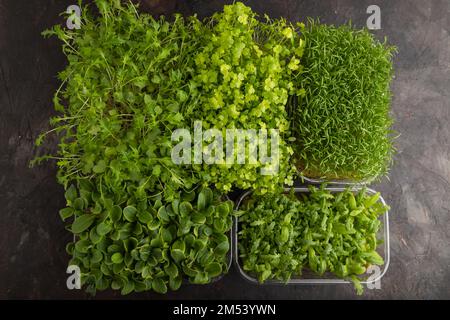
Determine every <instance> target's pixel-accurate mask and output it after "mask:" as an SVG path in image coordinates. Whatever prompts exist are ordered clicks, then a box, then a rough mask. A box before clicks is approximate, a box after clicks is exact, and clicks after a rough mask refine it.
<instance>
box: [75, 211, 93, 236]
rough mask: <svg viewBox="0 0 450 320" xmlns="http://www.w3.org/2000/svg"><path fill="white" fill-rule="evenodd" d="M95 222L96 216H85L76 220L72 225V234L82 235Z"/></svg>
mask: <svg viewBox="0 0 450 320" xmlns="http://www.w3.org/2000/svg"><path fill="white" fill-rule="evenodd" d="M94 220H95V215H92V214H83V215H81V216H79V217H77V218H76V219H75V221H74V222H73V224H72V228H71V229H72V232H73V233H76V234H78V233H81V232H83V231H85V230H86V229H88V228H89V227H90V226H91V225H92V223H93V222H94Z"/></svg>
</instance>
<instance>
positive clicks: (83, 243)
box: [75, 240, 91, 253]
mask: <svg viewBox="0 0 450 320" xmlns="http://www.w3.org/2000/svg"><path fill="white" fill-rule="evenodd" d="M90 245H91V243H90V241H89V240H79V241H77V242H76V243H75V250H77V251H78V252H81V253H87V252H88V250H89V247H90Z"/></svg>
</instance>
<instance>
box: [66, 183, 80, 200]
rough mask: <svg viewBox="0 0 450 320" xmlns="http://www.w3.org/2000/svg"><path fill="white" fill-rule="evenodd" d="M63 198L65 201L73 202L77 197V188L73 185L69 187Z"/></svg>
mask: <svg viewBox="0 0 450 320" xmlns="http://www.w3.org/2000/svg"><path fill="white" fill-rule="evenodd" d="M64 196H65V198H66V200H67V201H70V202H74V201H75V199H76V198H77V197H78V192H77V188H75V186H74V185H73V184H72V185H70V187H69V188H68V189H67V191H66V192H65V194H64Z"/></svg>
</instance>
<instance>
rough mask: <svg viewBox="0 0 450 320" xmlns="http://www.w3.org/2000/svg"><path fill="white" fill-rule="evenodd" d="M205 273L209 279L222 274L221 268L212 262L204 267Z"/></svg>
mask: <svg viewBox="0 0 450 320" xmlns="http://www.w3.org/2000/svg"><path fill="white" fill-rule="evenodd" d="M205 271H206V272H207V273H208V276H209V277H211V278H214V277H217V276H219V275H220V274H221V273H222V266H221V265H220V264H219V263H217V262H212V263H210V264H208V265H207V266H206V268H205Z"/></svg>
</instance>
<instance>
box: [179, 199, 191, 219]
mask: <svg viewBox="0 0 450 320" xmlns="http://www.w3.org/2000/svg"><path fill="white" fill-rule="evenodd" d="M179 209H180V215H181V216H182V217H186V216H188V215H189V214H190V213H191V212H192V205H191V204H190V203H189V202H187V201H183V202H182V203H181V204H180V208H179Z"/></svg>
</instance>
